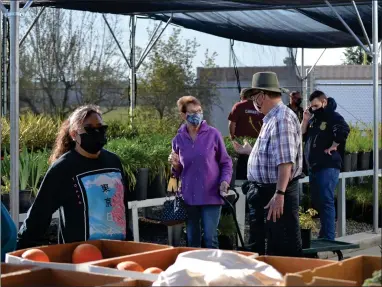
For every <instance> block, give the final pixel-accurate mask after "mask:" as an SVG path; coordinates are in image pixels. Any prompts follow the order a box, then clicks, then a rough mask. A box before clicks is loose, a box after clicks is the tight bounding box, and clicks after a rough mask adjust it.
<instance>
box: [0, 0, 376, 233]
mask: <svg viewBox="0 0 382 287" xmlns="http://www.w3.org/2000/svg"><path fill="white" fill-rule="evenodd" d="M10 2H11V4H10V11H8V10H7V9H6V8H5V6H4V5H3V3H2V1H1V0H0V10H1V11H2V13H3V14H4V16H8V17H9V19H10V122H11V142H10V150H11V153H10V155H11V193H10V209H11V216H12V219H13V220H14V222H15V223H16V224H18V222H19V192H18V191H19V184H18V183H19V173H18V171H19V47H20V44H22V43H23V40H22V41H21V43H20V42H19V20H20V14H21V13H20V8H19V3H20V1H19V0H12V1H10ZM324 2H325V3H326V5H327V6H329V7H331V9H332V11H333V12H334V13H335V14H336V16H337V17H338V19H339V20H340V21H341V22H342V24H343V25H344V26H345V27H346V29H347V30H348V32H349V33H350V34H351V35H353V37H354V38H355V40H356V41H357V42H358V44H359V45H360V46H361V47H362V48H363V49H364V50H365V51H366V53H368V54H369V55H370V56H372V58H373V98H374V121H373V123H374V147H373V148H374V151H375V152H374V153H373V155H374V157H373V159H374V166H373V168H374V173H373V174H374V179H373V183H374V186H373V229H374V232H378V154H379V153H378V56H379V55H378V50H379V49H378V48H379V47H378V0H373V1H372V8H373V12H372V15H373V31H372V43H371V42H370V40H369V38H368V35H367V33H366V30H365V28H364V25H363V22H362V19H361V17H360V15H359V13H358V9H357V6H356V4H355V2H354V1H352V4H353V6H354V8H355V10H356V15H357V17H358V20H359V22H360V25H361V28H362V31H363V33H364V36H365V38H366V39H367V42H368V46H369V49H367V47H366V46H365V45H364V44H363V43H362V41H360V39H359V38H358V36H357V35H356V34H355V33H354V32H353V31H352V29H351V28H350V27H349V26H348V25H347V24H346V22H345V21H344V20H343V19H342V17H341V16H340V15H339V14H338V13H337V11H336V10H335V9H334V7H333V6H332V5H331V4H330V2H329V1H328V0H324ZM32 3H33V0H28V1H27V2H26V3H25V5H24V6H23V8H22V10H21V12H24V11H25V10H26V9H28V8H29V7H30V6H31V5H32ZM41 13H42V12H41ZM41 13H40V15H41ZM36 18H37V17H36ZM171 18H172V17H171ZM171 18H170V19H169V21H168V22H167V24H166V26H165V27H164V28H163V30H162V32H161V33H160V35H159V36H158V38H156V40H153V39H154V37H152V38H151V39H150V41H149V44H148V47H146V49H145V53H143V54H142V56H141V58H140V59H139V61H138V64H137V65H136V59H135V57H136V53H135V31H136V21H137V15H134V16H131V18H130V19H131V21H130V29H131V41H130V48H131V53H130V67H131V79H130V80H131V87H130V88H131V95H130V99H131V100H130V112H131V113H130V120H131V121H132V120H133V110H134V108H135V94H136V87H135V83H136V81H135V80H136V78H135V76H136V70H137V69H138V68H139V66H140V65H141V64H142V62H143V60H144V59H145V57H146V56H147V54H148V53H149V51H150V50H151V49H152V47H153V46H154V45H155V43H156V42H157V41H158V39H159V37H160V36H161V34H162V33H163V31H164V29H165V28H166V27H167V26H168V24H169V23H170V22H171ZM35 20H36V21H37V20H38V18H37V19H35ZM104 20H105V21H106V18H105V17H104ZM36 21H34V22H33V24H34V23H35V22H36ZM106 23H107V21H106ZM107 25H108V24H107ZM108 27H109V25H108ZM109 30H110V31H111V29H110V27H109ZM158 31H159V28H158V27H157V29H156V30H155V32H158ZM154 34H156V33H154ZM25 37H26V36H25ZM25 37H23V39H25ZM113 37H114V39H115V40H116V38H115V36H113ZM117 42H118V41H117ZM371 44H372V45H371ZM118 46H119V48H120V45H119V43H118ZM120 50H121V52H122V49H121V48H120ZM146 50H147V51H146ZM123 55H124V53H123ZM124 58H125V60H126V59H127V58H126V56H124ZM127 62H128V64H129V61H127ZM302 64H303V63H302ZM302 68H304V67H302ZM303 70H304V69H303ZM303 73H304V72H303ZM306 76H307V75H306ZM306 76H305V75H304V77H303V78H305V79H306ZM344 196H345V195H344V194H342V197H341V198H340V199H339V200H341V201H342V202H344V200H345V198H344ZM342 224H344V223H342ZM339 228H340V229H341V230H342V229H343V228H344V226H340V227H339Z"/></svg>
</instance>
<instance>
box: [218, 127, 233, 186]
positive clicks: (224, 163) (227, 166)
mask: <svg viewBox="0 0 382 287" xmlns="http://www.w3.org/2000/svg"><path fill="white" fill-rule="evenodd" d="M216 137H217V141H218V150H217V153H216V158H217V161H218V163H219V167H220V183H222V182H223V181H226V182H228V184H230V182H231V178H232V159H231V157H230V156H229V155H228V153H227V149H226V148H225V144H224V141H223V137H222V135H221V134H220V132H217V135H216Z"/></svg>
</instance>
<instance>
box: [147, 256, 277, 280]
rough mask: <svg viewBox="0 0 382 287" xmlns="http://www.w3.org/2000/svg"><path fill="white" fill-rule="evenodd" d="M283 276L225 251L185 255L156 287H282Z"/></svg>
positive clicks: (160, 278)
mask: <svg viewBox="0 0 382 287" xmlns="http://www.w3.org/2000/svg"><path fill="white" fill-rule="evenodd" d="M282 282H283V276H282V274H280V273H279V272H278V271H277V270H276V269H274V268H273V267H272V266H270V265H268V264H266V263H264V262H262V261H258V260H256V259H254V258H249V257H247V256H244V255H241V254H238V253H235V252H231V251H223V250H197V251H189V252H184V253H181V254H180V255H179V256H178V258H177V260H176V261H175V263H174V264H173V265H172V266H170V267H169V268H168V269H167V270H166V271H164V272H162V273H161V274H160V275H159V277H158V280H157V281H155V282H154V284H153V286H270V285H274V286H278V285H280V284H281V283H282Z"/></svg>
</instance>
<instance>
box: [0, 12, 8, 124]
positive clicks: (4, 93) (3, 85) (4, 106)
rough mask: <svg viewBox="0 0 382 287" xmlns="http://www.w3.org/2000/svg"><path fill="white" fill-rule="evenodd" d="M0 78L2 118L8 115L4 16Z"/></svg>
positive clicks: (6, 43)
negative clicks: (0, 71)
mask: <svg viewBox="0 0 382 287" xmlns="http://www.w3.org/2000/svg"><path fill="white" fill-rule="evenodd" d="M2 26H3V27H2V29H3V30H2V39H3V41H2V46H1V50H2V53H1V54H2V55H1V57H2V66H1V68H2V73H1V74H2V75H1V76H2V78H1V95H2V102H1V112H2V115H3V116H6V115H7V114H8V111H7V110H8V69H7V65H8V19H7V17H6V15H5V14H4V15H3V25H2Z"/></svg>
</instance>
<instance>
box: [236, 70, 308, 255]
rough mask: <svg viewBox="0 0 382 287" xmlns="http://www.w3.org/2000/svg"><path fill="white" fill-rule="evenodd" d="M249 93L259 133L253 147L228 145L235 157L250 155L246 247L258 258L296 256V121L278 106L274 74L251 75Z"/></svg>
mask: <svg viewBox="0 0 382 287" xmlns="http://www.w3.org/2000/svg"><path fill="white" fill-rule="evenodd" d="M251 92H252V95H251V98H252V100H253V104H254V106H255V108H256V109H257V110H258V111H259V112H261V113H263V114H264V115H265V117H264V119H263V126H262V129H261V131H260V134H259V137H258V139H257V141H256V144H255V146H254V147H253V149H252V147H251V146H250V145H249V144H248V142H246V143H245V144H244V145H243V146H242V145H240V144H239V143H237V142H234V143H233V144H234V148H235V150H236V151H237V152H238V153H240V154H249V155H250V156H249V160H248V174H247V176H248V183H247V184H246V185H245V187H244V188H243V192H245V193H246V196H247V202H248V205H249V209H250V244H251V245H252V249H253V251H254V252H258V253H259V254H261V255H262V254H268V255H279V256H300V255H301V253H302V247H301V234H300V226H299V215H298V208H299V192H298V179H300V178H301V177H303V176H302V172H301V170H302V142H301V130H300V123H299V120H298V118H297V116H296V114H295V113H294V112H293V111H292V110H291V109H289V108H288V107H287V106H286V105H284V104H283V103H282V101H281V94H282V92H284V90H283V89H281V88H280V86H279V82H278V79H277V75H276V74H275V73H273V72H260V73H256V74H254V75H253V79H252V89H251ZM264 217H266V219H267V220H266V223H265V218H264ZM266 237H267V249H265V239H266Z"/></svg>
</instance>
